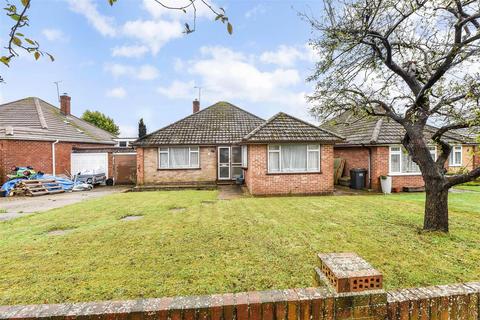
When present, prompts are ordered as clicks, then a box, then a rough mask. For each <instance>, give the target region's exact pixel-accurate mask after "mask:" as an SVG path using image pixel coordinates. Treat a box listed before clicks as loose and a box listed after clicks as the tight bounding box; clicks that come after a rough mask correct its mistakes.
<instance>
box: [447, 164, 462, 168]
mask: <svg viewBox="0 0 480 320" xmlns="http://www.w3.org/2000/svg"><path fill="white" fill-rule="evenodd" d="M448 166H449V167H453V168H459V167H463V165H462V164H449V165H448Z"/></svg>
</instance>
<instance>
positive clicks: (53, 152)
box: [52, 139, 60, 176]
mask: <svg viewBox="0 0 480 320" xmlns="http://www.w3.org/2000/svg"><path fill="white" fill-rule="evenodd" d="M59 142H60V140H58V139H57V140H55V142H53V143H52V175H53V176H55V175H56V174H55V173H56V172H55V167H56V159H55V145H56V144H57V143H59Z"/></svg>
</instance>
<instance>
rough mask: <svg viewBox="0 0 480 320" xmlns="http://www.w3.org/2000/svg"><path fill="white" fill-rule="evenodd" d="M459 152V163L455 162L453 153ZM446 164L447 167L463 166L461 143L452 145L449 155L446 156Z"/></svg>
mask: <svg viewBox="0 0 480 320" xmlns="http://www.w3.org/2000/svg"><path fill="white" fill-rule="evenodd" d="M456 152H460V163H455V162H454V161H455V153H456ZM448 166H449V167H461V166H463V146H462V145H454V146H452V150H451V151H450V155H449V158H448Z"/></svg>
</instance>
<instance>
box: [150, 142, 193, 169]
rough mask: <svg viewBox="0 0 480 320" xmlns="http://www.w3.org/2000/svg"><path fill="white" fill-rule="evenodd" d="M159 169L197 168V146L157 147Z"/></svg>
mask: <svg viewBox="0 0 480 320" xmlns="http://www.w3.org/2000/svg"><path fill="white" fill-rule="evenodd" d="M158 155H159V157H158V158H159V168H160V169H183V168H187V169H188V168H199V167H200V164H199V160H200V159H199V158H200V156H199V148H198V147H162V148H159V149H158Z"/></svg>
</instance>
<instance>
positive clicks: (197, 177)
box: [134, 101, 341, 195]
mask: <svg viewBox="0 0 480 320" xmlns="http://www.w3.org/2000/svg"><path fill="white" fill-rule="evenodd" d="M340 140H341V137H340V136H338V135H336V134H333V133H331V132H329V131H327V130H325V129H322V128H318V127H316V126H314V125H312V124H309V123H307V122H304V121H302V120H299V119H296V118H294V117H292V116H289V115H287V114H285V113H279V114H277V115H275V116H273V117H272V118H271V119H269V120H267V121H265V120H263V119H261V118H259V117H257V116H255V115H253V114H251V113H249V112H247V111H245V110H243V109H240V108H238V107H236V106H234V105H232V104H230V103H228V102H218V103H215V104H214V105H212V106H210V107H208V108H205V109H203V110H201V111H200V105H199V102H198V101H194V103H193V113H192V114H191V115H189V116H187V117H186V118H184V119H181V120H179V121H177V122H175V123H173V124H171V125H169V126H166V127H164V128H162V129H160V130H158V131H155V132H153V133H151V134H149V135H147V136H145V137H142V138H141V139H139V140H137V141H136V142H135V143H134V145H135V147H136V150H137V184H138V185H172V184H184V185H186V184H189V185H190V184H194V185H195V184H212V185H213V184H217V183H225V182H227V183H228V182H229V181H230V182H231V181H234V180H235V179H237V178H238V177H242V178H244V179H245V184H246V186H247V188H248V189H249V191H250V193H252V194H253V195H273V194H323V193H331V192H333V144H334V143H335V142H338V141H340Z"/></svg>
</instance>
